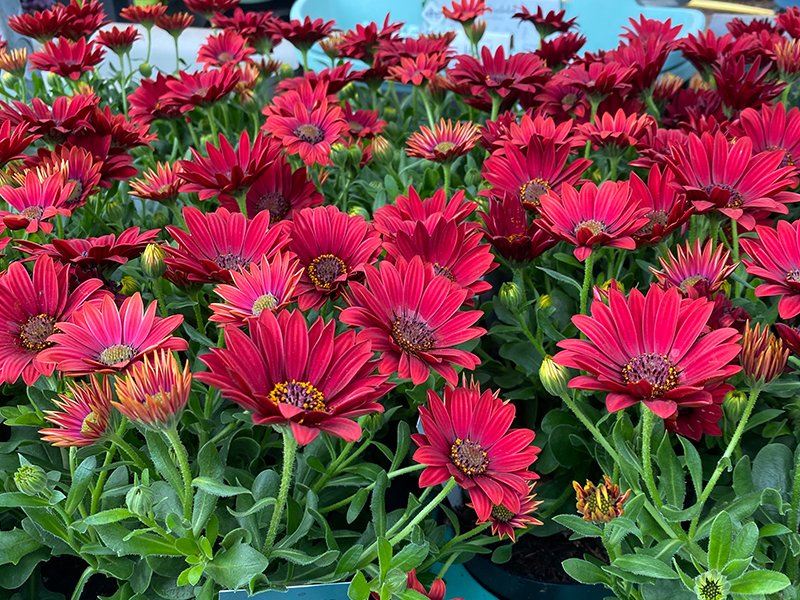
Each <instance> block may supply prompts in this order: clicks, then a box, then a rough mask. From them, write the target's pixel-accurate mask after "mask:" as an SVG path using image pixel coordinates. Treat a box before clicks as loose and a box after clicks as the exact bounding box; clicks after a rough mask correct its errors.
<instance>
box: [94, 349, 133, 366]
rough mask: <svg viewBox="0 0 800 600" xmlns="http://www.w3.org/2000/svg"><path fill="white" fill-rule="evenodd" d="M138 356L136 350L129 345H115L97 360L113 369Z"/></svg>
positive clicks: (104, 351)
mask: <svg viewBox="0 0 800 600" xmlns="http://www.w3.org/2000/svg"><path fill="white" fill-rule="evenodd" d="M134 356H136V348H134V347H133V346H131V345H129V344H114V345H113V346H109V347H108V348H106V349H105V350H103V351H102V352H101V353H100V356H98V357H97V360H98V361H99V362H101V363H103V364H104V365H108V366H109V367H112V366H114V365H118V364H119V363H121V362H125V361H128V360H130V359H132V358H133V357H134Z"/></svg>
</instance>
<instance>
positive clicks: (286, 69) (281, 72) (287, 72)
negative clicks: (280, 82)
mask: <svg viewBox="0 0 800 600" xmlns="http://www.w3.org/2000/svg"><path fill="white" fill-rule="evenodd" d="M278 76H279V77H281V78H286V77H293V76H294V69H293V68H292V67H290V66H289V65H287V64H286V63H283V64H282V65H281V66H280V68H279V69H278Z"/></svg>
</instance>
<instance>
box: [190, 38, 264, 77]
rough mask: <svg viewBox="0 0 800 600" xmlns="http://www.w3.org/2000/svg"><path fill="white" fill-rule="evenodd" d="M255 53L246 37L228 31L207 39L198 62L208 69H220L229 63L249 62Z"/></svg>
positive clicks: (201, 48) (198, 52)
mask: <svg viewBox="0 0 800 600" xmlns="http://www.w3.org/2000/svg"><path fill="white" fill-rule="evenodd" d="M253 53H255V50H254V49H253V48H251V47H250V46H249V45H248V43H247V40H246V39H245V38H244V37H242V36H241V35H239V34H238V33H236V32H235V31H230V30H227V31H223V32H222V33H219V34H217V35H210V36H208V37H207V38H206V42H205V43H204V44H203V45H202V46H200V49H199V50H198V51H197V62H200V63H203V64H204V65H205V66H206V68H208V67H220V66H222V65H224V64H229V63H230V64H238V63H242V62H248V61H250V56H252V55H253Z"/></svg>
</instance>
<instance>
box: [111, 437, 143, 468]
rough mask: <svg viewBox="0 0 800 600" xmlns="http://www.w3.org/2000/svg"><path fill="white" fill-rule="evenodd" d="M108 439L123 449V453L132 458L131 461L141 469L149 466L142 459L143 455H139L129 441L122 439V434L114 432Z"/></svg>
mask: <svg viewBox="0 0 800 600" xmlns="http://www.w3.org/2000/svg"><path fill="white" fill-rule="evenodd" d="M108 439H109V441H111V442H112V443H113V444H114V445H116V446H117V447H118V448H119V449H120V450H122V453H123V454H125V455H126V456H127V457H128V458H129V459H130V460H131V462H133V464H135V465H136V467H137V468H139V469H140V470H144V469H146V468H147V464H145V462H144V460H142V457H141V456H139V453H138V452H137V451H136V450H134V449H133V448H132V447H131V445H130V444H129V443H128V442H126V441H125V440H124V439H122V436H121V435H117V434H116V433H112V434H111V435H109V436H108Z"/></svg>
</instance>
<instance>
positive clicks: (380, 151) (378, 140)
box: [370, 135, 392, 160]
mask: <svg viewBox="0 0 800 600" xmlns="http://www.w3.org/2000/svg"><path fill="white" fill-rule="evenodd" d="M370 148H372V157H373V158H375V159H376V160H386V159H387V158H389V157H390V156H391V155H392V144H391V143H390V142H389V140H387V139H386V138H385V137H383V136H382V135H379V136H376V137H375V138H374V139H373V140H372V143H371V144H370Z"/></svg>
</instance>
